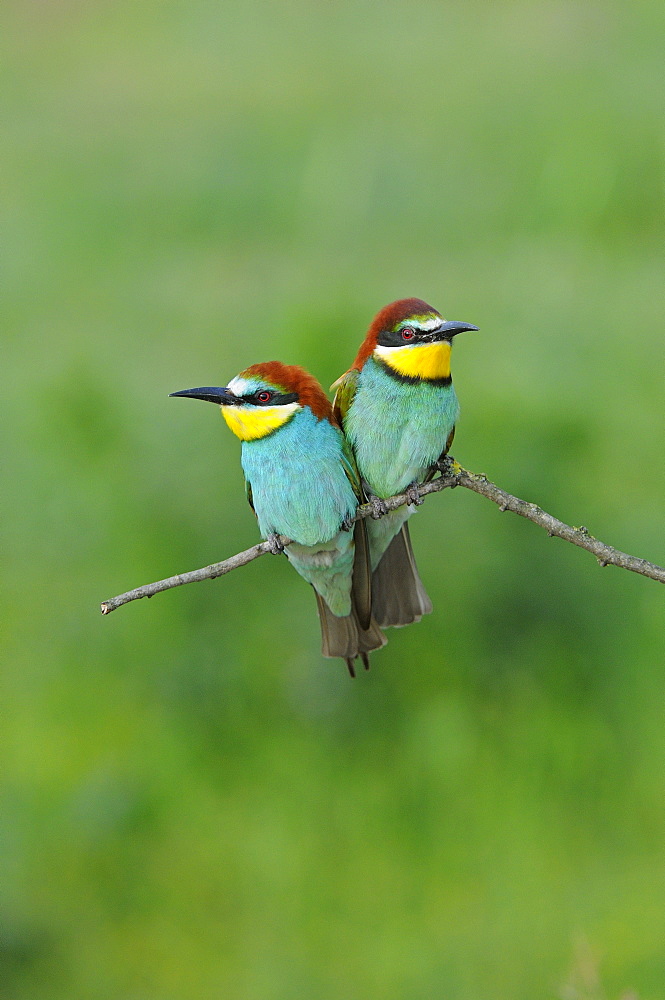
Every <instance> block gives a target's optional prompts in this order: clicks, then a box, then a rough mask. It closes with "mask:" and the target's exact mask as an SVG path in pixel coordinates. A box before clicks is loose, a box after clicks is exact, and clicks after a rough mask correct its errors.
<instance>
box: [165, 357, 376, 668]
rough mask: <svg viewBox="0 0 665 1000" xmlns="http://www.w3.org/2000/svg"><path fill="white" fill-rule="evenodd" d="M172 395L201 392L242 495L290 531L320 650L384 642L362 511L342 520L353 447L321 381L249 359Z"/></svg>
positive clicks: (352, 505) (343, 650)
mask: <svg viewBox="0 0 665 1000" xmlns="http://www.w3.org/2000/svg"><path fill="white" fill-rule="evenodd" d="M171 395H172V396H190V397H192V398H194V399H205V400H208V401H210V402H212V403H218V404H219V405H220V406H221V411H222V416H223V417H224V419H225V421H226V423H227V424H228V425H229V427H230V428H231V430H232V431H233V433H234V434H235V435H236V436H237V437H239V438H240V440H241V441H242V451H241V463H242V468H243V471H244V474H245V480H246V484H247V499H248V500H249V503H250V505H251V506H252V508H253V510H254V512H255V514H256V517H257V519H258V524H259V530H260V532H261V535H262V536H263V538H265V539H268V540H269V541H271V543H272V545H273V550H274V551H280V546H279V543H278V540H277V536H279V535H285V536H286V537H288V538H290V539H292V544H291V545H289V546H287V548H286V550H285V551H286V555H287V557H288V559H289V561H290V562H291V564H292V565H293V566H294V567H295V569H296V570H297V571H298V572H299V573H300V575H301V576H302V577H304V578H305V580H307V581H308V582H309V583H311V584H312V586H313V587H314V590H315V593H316V601H317V608H318V612H319V619H320V623H321V638H322V647H323V649H322V651H323V655H324V656H330V657H335V656H340V657H342V658H343V659H344V660H346V664H347V667H348V668H349V673H350V674H351V676H354V667H353V664H354V660H355V658H356V656H359V657H360V658H361V660H362V662H363V664H364V665H365V667H366V668H367V667H368V665H369V661H368V657H367V654H368V652H369V651H370V650H372V649H378V648H379V647H381V646H383V645H384V644H385V641H386V640H385V636H384V635H383V633H382V632H381V630H380V629H379V627H378V625H377V624H376V621H375V620H374V619H373V618H372V614H371V592H370V587H371V571H370V565H369V551H368V546H367V534H366V525H365V522H364V521H357V522H355V524H352V523H351V519H352V518H353V516H354V514H355V512H356V507H357V506H358V503H359V502H362V491H361V487H360V481H359V477H358V472H357V469H356V467H355V462H354V459H353V454H352V453H351V450H350V448H349V446H348V444H347V442H346V441H345V439H344V436H343V434H342V432H341V431H340V429H339V427H338V425H337V422H336V420H335V418H334V416H333V411H332V406H331V404H330V401H329V400H328V399H327V398H326V396H325V394H324V392H323V389H322V388H321V386H320V385H319V383H318V382H317V381H316V379H315V378H313V376H312V375H310V374H309V372H306V371H305V369H304V368H300V367H299V366H297V365H285V364H282V363H281V362H280V361H269V362H266V363H264V364H258V365H252V366H251V367H250V368H247V369H246V370H245V371H243V372H241V373H240V374H239V375H237V376H236V377H235V378H234V379H232V380H231V382H229V384H228V386H225V387H224V388H218V387H209V386H208V387H202V388H198V389H185V390H183V391H181V392H172V393H171Z"/></svg>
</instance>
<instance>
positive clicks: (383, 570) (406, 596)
mask: <svg viewBox="0 0 665 1000" xmlns="http://www.w3.org/2000/svg"><path fill="white" fill-rule="evenodd" d="M431 610H432V602H431V601H430V599H429V597H428V596H427V591H426V590H425V588H424V586H423V583H422V580H421V579H420V576H419V574H418V568H417V566H416V561H415V559H414V556H413V549H412V548H411V539H410V538H409V528H408V525H407V524H403V525H402V527H401V529H400V531H398V532H397V534H396V535H395V537H394V538H393V540H392V542H391V543H390V545H389V546H388V548H387V549H386V551H385V552H384V554H383V556H382V557H381V561H380V562H379V565H378V566H377V567H376V569H375V570H374V573H373V574H372V613H373V615H374V618H375V619H376V621H377V623H378V625H379V626H380V627H381V628H387V627H388V626H389V625H393V626H396V627H397V628H399V627H400V626H402V625H410V624H411V623H412V622H419V621H420V619H421V618H422V616H423V615H427V614H429V613H430V611H431Z"/></svg>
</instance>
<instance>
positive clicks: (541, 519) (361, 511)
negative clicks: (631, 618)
mask: <svg viewBox="0 0 665 1000" xmlns="http://www.w3.org/2000/svg"><path fill="white" fill-rule="evenodd" d="M456 486H463V487H464V488H465V489H467V490H472V492H473V493H479V494H480V495H481V496H483V497H486V498H487V499H488V500H491V501H492V502H493V503H495V504H497V506H498V507H499V509H500V510H502V511H503V510H512V511H513V513H515V514H519V515H520V517H525V518H527V520H528V521H533V523H534V524H538V525H540V527H541V528H544V529H545V531H546V532H547V534H548V535H549V536H550V537H552V536H554V535H556V537H557V538H563V540H564V541H566V542H572V544H573V545H578V546H579V547H580V548H581V549H586V550H587V551H588V552H591V553H592V554H593V555H594V556H595V557H596V559H597V560H598V562H599V564H600V565H601V566H619V567H620V568H621V569H628V570H630V571H631V572H632V573H640V574H641V575H642V576H648V577H649V579H651V580H657V581H658V582H659V583H665V568H663V567H662V566H657V565H656V564H655V563H652V562H648V561H647V560H646V559H639V558H638V557H637V556H631V555H628V554H627V553H626V552H620V551H619V550H618V549H615V548H613V547H612V546H611V545H607V544H606V543H605V542H601V541H600V540H599V539H598V538H594V536H593V535H591V534H589V531H588V529H587V528H585V527H584V526H582V527H579V528H573V527H571V526H570V525H569V524H564V522H563V521H559V520H558V518H556V517H552V515H551V514H548V513H547V511H544V510H543V509H542V508H541V507H538V506H537V505H536V504H535V503H528V502H527V501H526V500H520V498H519V497H514V496H512V495H511V494H510V493H506V491H505V490H502V489H500V487H498V486H495V485H494V483H491V482H490V481H489V479H487V477H486V476H484V475H481V474H478V473H476V472H469V471H467V469H463V468H462V466H461V465H458V463H457V462H456V461H455V460H454V459H453V458H447V459H446V460H445V463H444V465H443V469H442V472H441V475H440V476H439V477H437V478H436V479H433V480H432V481H431V482H429V483H422V484H421V485H420V486H418V494H419V496H420V497H421V498H423V497H426V496H428V495H429V494H430V493H439V492H440V491H441V490H446V489H454V488H455V487H456ZM411 502H412V500H411V499H410V498H409V497H408V496H407V495H406V494H404V493H400V494H399V495H398V496H394V497H390V498H389V499H387V500H386V501H385V504H386V507H387V508H388V510H397V508H398V507H403V506H404V505H405V504H408V503H411ZM371 514H372V508H371V506H370V504H368V503H364V504H361V505H360V506H359V507H358V510H357V511H356V515H355V518H354V520H355V521H359V520H361V519H362V518H364V517H370V516H371ZM279 541H280V542H281V543H282V545H284V546H287V545H290V544H291V539H290V538H286V537H285V536H284V535H280V536H279ZM273 551H274V550H273V547H272V545H271V544H270V542H259V544H258V545H253V546H252V548H251V549H245V551H244V552H238V554H237V555H235V556H231V558H230V559H224V560H223V561H222V562H218V563H212V565H210V566H204V567H203V569H195V570H192V571H191V572H190V573H179V574H178V575H177V576H170V577H168V578H167V579H166V580H158V581H157V583H146V584H144V586H143V587H137V588H136V590H129V591H128V592H127V593H126V594H119V595H118V597H112V598H111V599H110V600H108V601H104V603H103V604H102V606H101V610H102V614H103V615H108V614H110V613H111V611H115V609H116V608H119V607H121V606H122V605H123V604H129V602H130V601H137V600H139V599H140V598H141V597H152V596H153V595H154V594H159V593H161V591H162V590H171V589H172V588H173V587H181V586H182V585H183V584H185V583H197V582H198V581H199V580H214V579H215V578H216V577H218V576H224V575H225V574H226V573H230V572H231V570H232V569H237V568H238V567H239V566H246V565H247V563H249V562H252V560H253V559H258V557H259V556H264V555H266V553H269V552H273Z"/></svg>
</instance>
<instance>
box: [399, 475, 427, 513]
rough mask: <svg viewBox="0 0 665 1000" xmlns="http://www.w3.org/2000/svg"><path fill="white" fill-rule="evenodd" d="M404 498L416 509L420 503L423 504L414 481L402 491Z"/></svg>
mask: <svg viewBox="0 0 665 1000" xmlns="http://www.w3.org/2000/svg"><path fill="white" fill-rule="evenodd" d="M404 496H405V497H406V498H407V500H408V501H409V503H410V504H415V505H416V507H419V506H420V504H421V503H424V502H425V501H424V499H423V497H421V495H420V490H419V489H418V483H417V482H416V481H415V480H414V481H413V482H412V483H409V485H408V486H407V488H406V489H405V490H404Z"/></svg>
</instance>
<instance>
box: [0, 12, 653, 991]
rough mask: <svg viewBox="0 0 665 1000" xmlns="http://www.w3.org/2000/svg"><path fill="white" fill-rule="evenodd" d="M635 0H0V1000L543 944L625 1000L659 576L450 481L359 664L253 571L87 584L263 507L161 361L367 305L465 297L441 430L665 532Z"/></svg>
mask: <svg viewBox="0 0 665 1000" xmlns="http://www.w3.org/2000/svg"><path fill="white" fill-rule="evenodd" d="M664 21H665V13H664V10H663V7H662V5H661V4H658V3H656V2H655V0H648V2H647V0H645V2H638V3H636V4H632V5H631V6H630V7H629V6H628V5H625V4H620V3H618V2H598V3H587V2H584V3H582V2H581V0H569V2H563V0H559V2H553V3H542V2H539V3H534V4H526V3H524V2H518V0H502V2H500V3H498V4H489V3H486V2H484V3H483V2H478V0H475V2H474V0H472V2H469V3H467V4H465V5H464V6H462V5H454V6H453V5H450V6H445V5H442V4H438V3H434V2H420V0H419V2H417V3H415V4H407V3H405V2H403V0H389V2H387V3H384V4H382V5H381V6H380V7H377V6H375V5H372V4H369V3H367V2H366V0H362V2H360V3H350V2H345V0H340V2H339V3H335V4H330V5H325V6H324V5H316V6H315V5H311V4H306V3H302V2H297V0H292V2H290V0H280V2H279V3H277V4H274V5H267V4H263V3H242V4H241V3H239V2H236V0H230V2H228V3H225V4H224V5H218V4H212V3H209V2H205V0H191V2H190V3H188V4H184V3H172V4H168V5H164V4H157V3H151V2H148V3H144V4H141V5H130V4H128V3H125V2H122V0H121V2H119V3H115V4H110V3H103V2H100V3H97V4H95V5H92V6H90V5H88V6H86V5H82V4H77V3H74V2H71V0H70V2H61V3H40V4H28V3H17V2H14V3H9V4H8V5H7V7H6V22H7V29H8V30H7V33H6V37H7V56H6V59H5V68H4V70H3V72H2V79H3V84H4V86H3V87H2V94H3V96H2V98H1V100H2V118H3V122H4V133H5V140H4V142H3V149H2V154H0V155H1V158H2V174H3V182H2V186H1V190H0V198H1V199H2V211H3V225H2V231H3V239H4V243H5V246H4V250H3V253H2V267H3V271H4V277H3V296H2V304H1V306H0V309H1V310H2V328H3V331H4V337H3V340H4V347H3V358H4V380H3V393H2V399H1V405H2V408H3V414H2V421H1V422H0V440H1V442H2V448H3V466H4V470H5V474H6V476H5V478H6V485H5V505H4V516H3V518H2V525H1V527H0V532H1V534H0V542H1V544H2V551H3V565H4V574H3V580H2V584H1V586H2V604H3V609H4V610H3V615H2V647H3V661H4V663H5V669H4V670H3V672H2V703H3V708H4V712H3V715H4V720H3V736H2V741H1V745H2V751H1V752H2V759H3V762H2V775H3V778H2V792H1V794H2V807H1V809H0V844H1V845H2V846H1V849H0V953H1V956H0V977H2V984H3V985H2V987H0V989H2V990H4V993H3V995H5V996H7V997H8V998H11V1000H24V998H25V1000H42V998H44V1000H45V998H49V1000H50V998H58V997H62V998H67V1000H69V998H71V997H78V996H81V997H83V996H85V997H90V998H99V1000H107V998H109V1000H111V998H113V1000H115V998H127V1000H129V998H132V1000H137V998H141V1000H144V998H146V1000H148V998H149V1000H171V998H173V1000H176V998H177V1000H183V998H188V997H197V998H199V997H219V996H224V997H233V998H236V997H237V998H242V1000H254V998H256V1000H259V998H261V1000H282V998H283V1000H287V998H289V1000H290V998H292V997H294V996H312V997H317V998H330V1000H333V998H334V1000H338V998H340V1000H341V998H344V1000H353V998H365V997H370V996H371V997H382V998H386V1000H401V998H408V1000H412V998H420V997H435V996H436V997H439V996H440V997H446V998H447V1000H448V998H460V1000H462V998H463V1000H467V998H468V1000H477V998H479V997H492V998H506V1000H508V998H510V1000H520V998H524V1000H532V998H533V997H545V996H552V997H556V996H563V995H566V997H568V996H570V995H571V993H570V990H571V989H572V988H573V987H571V986H570V983H571V982H572V980H571V971H570V970H571V968H574V967H575V961H576V958H575V955H576V949H577V944H576V942H578V941H579V940H580V938H582V939H583V940H585V941H587V942H588V947H589V949H590V952H591V953H592V954H593V955H594V956H596V961H597V963H598V982H602V983H603V988H604V990H605V992H606V994H607V996H608V997H609V998H614V997H619V996H620V995H623V994H624V993H626V992H627V991H628V990H634V991H635V992H636V993H637V995H638V996H639V998H640V1000H650V998H653V1000H655V998H658V997H662V995H663V983H664V982H665V948H664V947H663V941H664V940H665V911H664V910H663V906H662V900H663V891H664V889H665V855H664V853H663V842H664V835H665V800H664V798H663V765H664V763H665V725H664V722H665V713H664V711H663V704H664V697H663V693H664V686H665V682H664V678H663V669H662V668H663V663H664V662H665V642H664V640H663V624H664V618H665V612H664V608H663V595H662V593H661V589H660V588H659V587H657V586H656V584H653V583H650V582H648V581H646V580H642V579H638V578H636V577H633V576H631V575H630V574H626V573H620V572H618V571H616V572H615V571H614V570H611V569H607V570H605V571H604V572H600V570H599V569H598V567H597V566H596V565H595V563H594V561H593V560H592V559H590V558H589V557H587V556H586V555H585V554H584V553H581V552H578V551H576V550H573V549H572V547H570V546H565V545H563V544H560V543H558V542H556V541H548V540H547V538H546V537H545V536H544V535H543V534H542V533H539V532H538V531H536V529H534V528H532V527H531V526H529V525H526V524H523V523H522V522H520V521H518V519H516V518H512V519H511V518H510V517H509V516H508V515H506V516H504V517H499V516H498V515H497V512H496V511H495V510H494V509H493V508H492V507H491V506H490V505H489V504H487V503H484V502H482V501H481V500H479V499H478V498H476V497H473V496H471V495H461V494H462V492H463V491H457V492H455V493H454V494H450V495H448V494H446V495H444V496H442V497H437V498H433V499H432V500H430V501H428V503H427V504H426V505H425V506H424V507H423V508H422V509H421V511H420V512H419V513H418V516H417V518H416V520H415V523H414V526H413V530H412V534H413V537H414V545H415V547H416V550H417V553H418V558H419V562H420V565H421V570H422V575H423V577H424V579H425V581H426V583H427V587H428V589H429V591H430V593H431V595H432V598H433V601H434V604H435V613H434V614H433V615H432V616H430V617H429V618H428V619H427V621H424V622H422V623H421V624H420V625H419V626H417V627H414V628H413V629H407V630H404V631H399V632H393V633H392V635H391V636H390V643H389V646H388V647H387V649H386V650H384V651H382V652H381V653H380V654H379V655H377V656H376V657H375V658H374V664H373V671H372V672H371V674H370V675H369V676H367V677H363V678H362V679H361V680H360V681H359V682H358V683H357V684H355V685H352V684H350V683H349V682H348V679H347V678H346V677H345V676H344V673H343V670H342V669H341V667H340V666H339V665H338V664H335V663H330V662H327V661H323V660H321V658H320V656H319V646H318V635H317V631H318V627H317V624H316V615H315V610H314V606H313V600H312V598H311V594H310V593H309V591H308V588H307V587H305V586H304V585H303V584H302V582H301V581H300V580H299V579H298V578H297V577H296V576H295V574H293V573H291V572H290V571H289V567H288V566H286V565H285V561H284V560H260V561H259V562H257V563H254V564H252V565H251V566H249V567H247V568H246V569H244V570H242V571H239V572H237V573H234V574H232V575H231V576H230V577H228V578H226V579H225V580H222V581H217V582H215V583H213V584H210V585H202V586H201V587H198V586H197V587H191V588H185V589H183V590H182V591H176V592H172V593H168V594H164V595H161V596H159V597H157V598H156V599H155V600H154V601H151V602H150V603H147V602H142V603H141V604H138V605H135V606H132V607H129V608H126V609H122V610H121V611H118V612H116V613H115V614H114V615H113V616H112V617H111V618H110V619H109V620H102V619H101V618H100V617H99V612H98V604H99V601H100V600H102V599H103V598H105V597H108V596H111V595H112V594H114V593H117V592H119V591H122V590H124V589H126V588H128V587H131V586H135V585H137V584H139V583H142V582H147V581H149V580H153V579H157V578H159V577H161V576H164V575H168V574H170V573H172V572H175V571H178V570H184V569H189V568H194V567H196V566H199V565H203V564H205V563H207V562H210V561H212V560H215V559H218V558H222V557H224V556H225V555H228V554H231V553H232V552H234V551H237V550H238V549H239V548H241V547H244V546H246V545H250V544H252V542H253V541H255V540H256V537H257V536H256V528H255V525H254V522H253V518H252V516H251V512H250V511H249V508H248V507H247V506H246V504H245V502H244V497H243V491H242V477H241V473H240V468H239V462H238V448H237V442H235V441H234V440H233V439H232V437H231V435H229V434H228V433H227V432H226V429H225V428H224V427H223V426H222V424H221V422H220V421H219V420H216V419H215V417H214V413H213V411H212V408H211V409H210V411H208V410H207V409H206V408H205V407H201V408H200V410H199V409H197V408H196V407H192V408H191V411H190V409H189V408H187V412H185V407H182V409H181V408H180V406H179V405H177V402H176V403H174V401H173V400H168V399H167V394H168V392H170V391H172V390H174V389H179V388H182V387H185V386H189V385H196V384H205V383H206V382H209V381H210V380H212V381H213V382H214V381H215V380H220V379H221V382H222V383H223V382H224V381H225V380H226V379H228V378H229V377H231V376H232V375H233V374H235V373H236V372H237V371H238V370H240V369H241V368H243V367H245V366H246V365H248V364H250V363H253V362H255V361H261V360H269V359H270V358H272V357H277V356H278V357H279V358H281V359H282V360H284V361H287V362H299V363H302V364H304V365H306V366H307V367H309V368H311V369H312V370H313V371H314V372H315V373H316V374H317V375H318V376H319V378H320V379H321V380H322V381H323V383H324V384H329V383H330V382H332V381H333V379H334V378H336V377H337V376H338V375H339V373H340V372H341V371H342V370H343V369H344V368H346V367H347V366H348V363H349V361H350V359H351V357H352V356H353V354H354V352H355V349H356V346H357V343H358V341H359V340H360V338H361V336H362V335H363V333H364V330H365V328H366V326H367V324H368V322H369V320H370V319H371V317H372V315H373V313H374V312H375V311H376V310H377V309H378V308H379V307H380V306H381V305H383V304H385V303H386V302H388V301H390V300H391V299H394V298H397V297H400V296H402V295H418V296H421V297H423V298H425V299H427V300H429V301H431V302H432V303H433V304H434V305H435V306H437V307H438V308H440V309H441V310H442V311H443V312H444V314H445V315H447V316H450V317H453V318H456V319H464V320H468V321H469V322H473V323H476V324H478V325H479V326H480V328H481V332H480V333H479V334H478V335H471V336H469V337H468V339H463V338H460V341H459V343H458V344H457V347H456V351H455V358H454V365H455V378H456V385H457V387H458V394H459V396H460V398H461V401H462V419H461V422H460V425H459V428H458V434H457V438H456V442H455V453H456V455H457V457H458V458H459V459H460V461H462V462H463V463H464V464H465V465H467V466H468V467H470V468H474V469H477V470H479V471H484V472H486V473H487V474H488V475H489V476H490V477H491V478H493V479H494V480H495V481H497V482H498V483H499V484H500V485H502V486H504V487H505V488H507V489H509V490H511V491H513V492H515V493H517V494H519V495H522V496H525V497H526V498H527V499H533V500H536V501H537V502H539V503H541V504H542V505H543V506H544V507H545V508H546V509H548V510H551V511H552V512H553V513H555V514H556V515H558V516H560V517H562V518H563V519H565V520H568V521H569V522H571V523H580V522H583V523H585V524H587V525H588V526H589V528H590V530H591V531H592V532H594V533H595V534H597V535H599V536H600V537H602V538H603V539H605V540H607V541H609V542H611V543H613V544H615V545H617V546H618V547H620V548H623V549H625V550H627V551H631V552H635V553H636V554H639V555H645V556H647V557H649V558H651V559H653V560H655V561H657V562H660V563H663V561H665V549H664V548H663V533H662V530H661V525H662V520H663V514H664V513H665V510H664V507H665V504H664V502H663V495H664V487H665V473H664V463H663V451H664V448H665V421H664V420H663V402H664V397H663V375H664V373H665V372H664V368H665V365H664V354H663V337H662V307H663V301H664V298H665V287H664V284H665V283H664V274H665V271H664V269H663V263H664V261H663V256H664V254H663V246H664V243H663V190H664V187H663V180H664V172H663V150H664V148H665V147H664V144H663V127H662V121H663V117H662V116H663V93H664V90H663V83H664V81H663V76H664V70H663V45H662V38H663V34H662V32H663V27H664V26H665V25H664ZM295 624H297V627H294V625H295ZM573 978H574V977H573ZM592 978H593V977H592ZM595 981H596V980H595V979H594V982H595ZM566 990H568V993H566Z"/></svg>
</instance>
